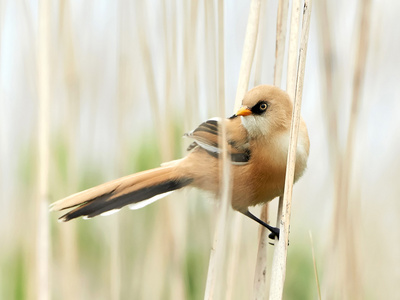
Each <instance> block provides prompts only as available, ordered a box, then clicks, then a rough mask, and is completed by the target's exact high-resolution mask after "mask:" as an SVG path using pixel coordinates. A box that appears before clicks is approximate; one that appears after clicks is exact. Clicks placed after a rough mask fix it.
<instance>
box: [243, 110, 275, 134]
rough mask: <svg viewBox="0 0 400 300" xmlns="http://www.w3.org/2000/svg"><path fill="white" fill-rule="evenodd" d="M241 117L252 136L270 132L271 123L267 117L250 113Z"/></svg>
mask: <svg viewBox="0 0 400 300" xmlns="http://www.w3.org/2000/svg"><path fill="white" fill-rule="evenodd" d="M241 119H242V124H243V126H244V128H246V130H247V132H248V133H249V135H250V137H256V136H258V135H267V134H268V131H269V130H268V128H269V123H268V119H267V118H266V117H263V116H253V115H250V116H246V117H243V116H242V117H241Z"/></svg>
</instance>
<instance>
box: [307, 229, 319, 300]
mask: <svg viewBox="0 0 400 300" xmlns="http://www.w3.org/2000/svg"><path fill="white" fill-rule="evenodd" d="M308 233H309V235H310V243H311V251H312V258H313V265H314V276H315V281H316V283H317V290H318V299H319V300H321V288H320V284H319V277H318V270H317V261H316V260H315V253H314V242H313V238H312V234H311V230H310V231H309V232H308Z"/></svg>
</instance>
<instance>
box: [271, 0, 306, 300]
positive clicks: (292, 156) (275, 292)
mask: <svg viewBox="0 0 400 300" xmlns="http://www.w3.org/2000/svg"><path fill="white" fill-rule="evenodd" d="M311 5H312V1H311V0H310V1H308V0H306V1H305V2H304V7H303V21H302V32H301V41H300V49H299V65H298V70H297V81H296V95H295V98H294V107H293V116H292V126H291V128H290V143H289V152H288V159H287V166H286V178H285V191H284V196H283V210H282V218H281V224H280V239H279V241H278V243H277V245H276V246H275V251H274V259H273V263H272V274H271V289H270V299H282V295H283V287H284V282H285V275H286V258H287V247H288V242H289V226H290V213H291V198H292V189H293V179H294V169H295V164H296V149H297V136H298V130H299V125H300V118H301V117H300V111H301V100H302V93H303V83H304V72H305V62H306V54H307V45H308V35H309V30H310V18H311Z"/></svg>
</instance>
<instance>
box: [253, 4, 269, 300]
mask: <svg viewBox="0 0 400 300" xmlns="http://www.w3.org/2000/svg"><path fill="white" fill-rule="evenodd" d="M260 10H261V12H260V24H261V22H262V21H263V20H265V16H266V11H267V1H266V0H265V1H262V2H261V8H260ZM264 32H265V26H261V25H259V28H258V38H257V49H256V62H255V66H254V67H255V68H254V86H257V85H259V84H262V83H263V82H262V80H261V71H262V58H263V53H264V52H263V47H264V43H263V39H264V35H265V33H264ZM268 217H269V204H268V203H265V204H264V205H263V207H262V208H261V213H260V219H261V220H263V221H264V222H266V223H269V218H268ZM267 249H268V230H267V229H266V228H265V227H264V226H261V225H260V226H259V242H258V248H257V258H256V268H255V272H254V281H253V294H254V298H255V299H265V295H266V293H267Z"/></svg>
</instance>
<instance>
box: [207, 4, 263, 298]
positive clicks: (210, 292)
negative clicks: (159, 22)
mask: <svg viewBox="0 0 400 300" xmlns="http://www.w3.org/2000/svg"><path fill="white" fill-rule="evenodd" d="M260 5H261V1H260V0H253V1H252V2H251V5H250V13H249V19H248V23H247V29H246V37H245V42H244V46H243V54H242V61H241V66H240V73H239V80H238V87H237V91H236V97H235V108H234V110H235V111H236V110H237V109H238V108H239V107H240V105H241V102H242V99H243V96H244V94H245V93H246V91H247V89H248V85H249V80H250V72H251V66H252V63H253V59H254V52H255V48H256V43H257V32H258V23H259V15H260ZM222 8H223V2H220V3H219V15H218V16H219V18H218V19H219V22H220V23H219V34H220V36H221V35H222V34H223V29H222V24H223V23H222V22H223V11H222ZM221 40H222V41H221ZM219 41H220V49H219V51H220V52H219V53H220V54H219V63H220V64H221V63H223V61H222V59H221V57H223V48H222V52H221V43H223V39H221V37H219ZM222 68H223V64H222V66H221V65H219V70H222ZM220 75H221V74H220ZM222 80H223V77H222V78H221V76H219V93H220V94H221V93H222V91H223V88H222V87H223V81H222ZM222 100H224V99H222ZM222 100H221V99H220V104H222ZM224 111H225V109H224V107H223V106H222V105H220V115H223V114H224ZM222 132H223V134H222V139H224V135H225V130H224V128H222ZM222 145H224V147H225V143H222ZM225 150H226V149H223V159H222V165H223V168H222V170H223V171H222V177H223V181H222V182H223V187H222V196H221V198H222V199H221V200H222V204H221V207H220V210H219V213H218V215H217V218H218V219H217V220H218V223H217V227H216V233H215V238H214V242H213V250H212V252H211V255H210V263H209V269H208V276H207V283H206V292H205V297H204V299H213V298H215V295H219V296H221V293H216V292H215V290H214V287H215V284H216V282H217V279H219V278H220V277H219V278H218V273H219V272H220V271H221V269H222V266H221V264H222V261H221V257H222V253H224V250H225V248H226V237H225V236H226V234H225V224H226V219H227V210H228V207H229V206H228V205H229V203H230V197H231V194H230V193H231V180H230V175H229V172H230V170H229V169H230V163H229V160H228V157H227V155H226V151H225ZM240 220H241V219H240V218H238V217H237V216H236V217H235V219H234V221H233V226H232V228H237V227H238V222H240ZM234 234H235V238H238V237H237V234H238V233H237V232H235V233H234ZM235 244H236V245H238V243H235ZM230 253H233V254H235V253H236V254H237V253H238V251H237V249H236V250H235V249H230ZM236 261H237V258H236V257H234V256H231V257H230V258H228V270H230V271H229V273H230V274H234V273H235V264H236ZM233 279H234V277H233V276H230V277H228V279H227V290H226V294H225V296H227V295H231V294H232V293H233V287H234V284H233ZM219 286H220V290H221V286H222V285H221V284H220V285H219ZM219 298H220V297H219Z"/></svg>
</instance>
